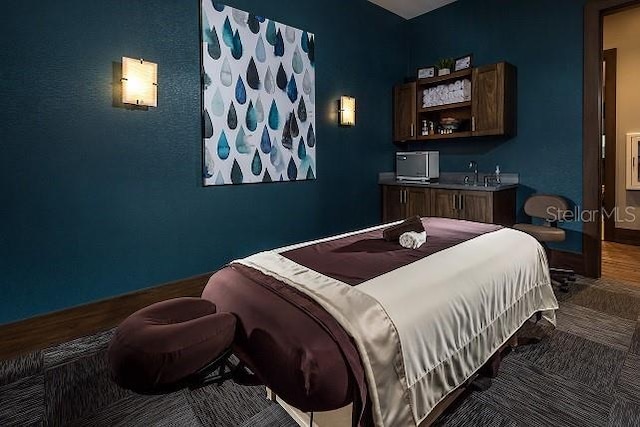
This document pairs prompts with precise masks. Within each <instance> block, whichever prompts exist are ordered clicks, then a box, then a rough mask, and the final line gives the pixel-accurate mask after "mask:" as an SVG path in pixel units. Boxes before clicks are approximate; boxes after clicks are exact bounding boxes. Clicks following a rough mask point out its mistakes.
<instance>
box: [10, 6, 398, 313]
mask: <svg viewBox="0 0 640 427" xmlns="http://www.w3.org/2000/svg"><path fill="white" fill-rule="evenodd" d="M228 3H229V4H230V5H232V6H236V7H238V8H241V9H244V10H249V11H252V12H254V13H256V14H261V15H265V16H267V17H269V18H273V19H275V20H277V21H280V22H283V23H286V24H290V25H292V26H295V27H298V28H303V29H306V30H308V31H311V32H314V33H315V34H316V37H317V39H316V52H317V60H316V62H317V86H316V91H317V106H318V108H317V111H318V114H317V118H316V120H317V139H318V154H317V165H318V179H317V180H316V181H310V182H299V183H281V184H268V185H246V186H227V187H223V188H218V187H216V188H203V187H202V185H201V134H200V85H199V75H200V65H199V30H198V22H199V12H198V1H197V0H157V1H150V0H139V1H130V0H109V1H100V2H98V1H86V0H56V1H49V2H42V1H33V0H24V1H19V2H13V3H12V5H11V7H6V8H4V9H3V13H2V16H1V17H0V99H2V108H0V183H1V184H0V214H1V221H0V293H1V295H0V323H5V322H10V321H14V320H17V319H21V318H26V317H30V316H33V315H37V314H41V313H46V312H50V311H53V310H58V309H62V308H66V307H70V306H74V305H78V304H82V303H86V302H89V301H93V300H97V299H101V298H106V297H110V296H114V295H118V294H122V293H126V292H129V291H133V290H137V289H141V288H145V287H149V286H153V285H157V284H159V283H163V282H167V281H172V280H176V279H181V278H185V277H188V276H191V275H196V274H200V273H204V272H208V271H212V270H215V269H217V268H219V267H220V266H222V265H223V264H224V263H226V262H228V261H229V260H231V259H234V258H237V257H241V256H244V255H247V254H250V253H252V252H255V251H258V250H262V249H267V248H271V247H275V246H279V245H283V244H287V243H291V242H295V241H302V240H306V239H311V238H314V237H318V236H324V235H327V234H330V233H335V232H339V231H344V230H350V229H354V228H356V227H363V226H366V225H370V224H374V223H376V222H378V221H379V218H380V216H379V215H380V207H379V203H380V199H379V191H378V187H377V184H376V183H377V173H378V172H380V171H384V170H391V169H392V168H393V162H392V161H393V156H392V153H393V151H394V150H395V147H393V145H392V144H391V143H390V141H391V120H390V117H391V87H392V85H393V84H394V83H395V82H396V81H397V80H398V79H399V78H401V76H402V75H403V74H404V72H405V70H406V59H407V52H406V51H405V50H404V46H405V44H404V43H403V37H402V34H403V31H404V28H405V25H406V24H405V23H404V21H403V20H402V19H400V18H398V17H396V16H395V15H392V14H391V13H388V12H386V11H384V10H382V9H380V8H378V7H377V6H373V5H371V4H370V3H368V2H367V1H365V0H349V1H342V0H306V1H298V2H288V1H281V0H268V1H259V0H237V1H229V2H228ZM121 56H133V57H142V58H145V59H148V60H151V61H154V62H157V63H158V64H159V73H160V76H159V85H160V89H159V107H158V108H157V109H151V110H150V111H147V112H141V111H129V110H124V109H120V108H114V107H112V85H113V76H112V63H113V62H117V61H119V59H120V57H121ZM342 94H350V95H353V96H355V97H356V98H357V100H358V124H357V127H355V128H353V129H343V128H339V127H338V126H337V125H336V118H335V111H334V110H335V101H336V100H337V99H338V98H339V96H340V95H342Z"/></svg>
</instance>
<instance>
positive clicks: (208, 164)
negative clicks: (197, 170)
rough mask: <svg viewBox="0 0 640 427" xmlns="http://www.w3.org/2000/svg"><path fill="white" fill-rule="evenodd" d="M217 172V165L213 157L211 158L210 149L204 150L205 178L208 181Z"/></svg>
mask: <svg viewBox="0 0 640 427" xmlns="http://www.w3.org/2000/svg"><path fill="white" fill-rule="evenodd" d="M214 171H215V163H214V161H213V157H211V153H210V152H209V149H208V148H205V150H204V170H203V173H204V177H205V178H206V179H210V178H213V174H214Z"/></svg>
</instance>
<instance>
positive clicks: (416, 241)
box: [400, 231, 427, 249]
mask: <svg viewBox="0 0 640 427" xmlns="http://www.w3.org/2000/svg"><path fill="white" fill-rule="evenodd" d="M426 241H427V232H426V231H423V232H422V233H417V232H415V231H409V232H407V233H403V234H402V235H401V236H400V245H401V246H402V247H403V248H407V249H418V248H419V247H420V246H422V245H424V244H425V242H426Z"/></svg>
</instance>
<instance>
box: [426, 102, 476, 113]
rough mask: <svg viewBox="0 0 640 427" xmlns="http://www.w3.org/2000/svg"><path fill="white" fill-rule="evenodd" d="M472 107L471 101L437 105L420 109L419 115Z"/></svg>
mask: <svg viewBox="0 0 640 427" xmlns="http://www.w3.org/2000/svg"><path fill="white" fill-rule="evenodd" d="M467 107H471V101H464V102H456V103H453V104H445V105H435V106H433V107H424V108H418V113H431V112H433V111H443V110H454V109H458V108H467Z"/></svg>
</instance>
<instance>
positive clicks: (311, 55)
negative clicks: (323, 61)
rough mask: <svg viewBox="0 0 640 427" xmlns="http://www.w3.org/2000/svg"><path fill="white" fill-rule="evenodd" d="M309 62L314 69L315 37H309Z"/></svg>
mask: <svg viewBox="0 0 640 427" xmlns="http://www.w3.org/2000/svg"><path fill="white" fill-rule="evenodd" d="M308 55H309V62H311V66H312V67H313V66H314V65H315V64H316V39H315V37H314V36H311V37H309V52H308Z"/></svg>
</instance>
